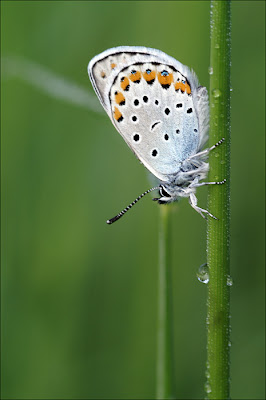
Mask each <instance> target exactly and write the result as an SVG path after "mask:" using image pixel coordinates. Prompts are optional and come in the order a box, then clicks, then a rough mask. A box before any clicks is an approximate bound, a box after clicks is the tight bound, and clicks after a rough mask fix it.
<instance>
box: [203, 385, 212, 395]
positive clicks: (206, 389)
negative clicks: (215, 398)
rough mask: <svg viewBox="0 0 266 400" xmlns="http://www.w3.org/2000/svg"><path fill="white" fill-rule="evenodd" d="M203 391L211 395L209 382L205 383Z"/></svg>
mask: <svg viewBox="0 0 266 400" xmlns="http://www.w3.org/2000/svg"><path fill="white" fill-rule="evenodd" d="M204 389H205V392H206V393H211V391H212V389H211V385H210V384H209V382H206V383H205V385H204Z"/></svg>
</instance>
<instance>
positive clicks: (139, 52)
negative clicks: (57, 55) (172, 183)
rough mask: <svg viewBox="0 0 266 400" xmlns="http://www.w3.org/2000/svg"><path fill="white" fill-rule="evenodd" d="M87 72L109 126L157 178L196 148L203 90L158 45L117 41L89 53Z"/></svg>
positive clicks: (204, 121)
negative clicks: (134, 45)
mask: <svg viewBox="0 0 266 400" xmlns="http://www.w3.org/2000/svg"><path fill="white" fill-rule="evenodd" d="M88 72H89V76H90V79H91V82H92V84H93V87H94V90H95V92H96V93H97V95H98V97H99V100H100V102H101V104H102V105H103V107H104V109H105V110H106V112H107V114H108V115H109V117H110V119H111V120H112V122H113V124H114V126H115V127H116V129H117V130H118V131H119V133H120V134H121V136H122V137H123V138H124V140H125V141H126V143H127V144H128V146H129V147H130V148H131V149H132V151H133V152H134V153H135V154H136V156H137V157H138V158H139V160H140V161H141V162H142V163H143V164H144V165H145V166H146V167H147V168H148V169H149V170H150V171H151V172H152V173H153V174H154V175H155V176H156V177H157V178H159V179H160V180H162V181H168V180H169V179H170V176H171V175H172V174H175V173H176V172H177V171H178V169H179V167H180V162H182V161H183V160H185V159H186V158H188V157H189V156H191V155H192V154H195V153H196V152H197V151H198V150H199V149H200V148H201V147H202V144H203V143H204V141H205V138H206V136H207V130H208V128H207V127H208V115H207V114H208V113H207V112H206V110H205V111H203V112H200V111H199V107H200V105H202V104H206V93H207V91H206V89H205V88H204V89H205V91H204V90H203V88H199V87H198V81H197V78H196V76H195V74H194V73H193V72H192V71H190V70H189V68H188V67H186V66H184V65H182V64H181V63H180V62H178V61H177V60H175V59H174V58H172V57H170V56H168V55H167V54H165V53H163V52H161V51H159V50H155V49H150V48H146V47H129V46H122V47H117V48H113V49H109V50H107V51H105V52H103V53H101V54H99V55H98V56H96V57H94V58H93V59H92V60H91V61H90V63H89V65H88ZM203 99H205V100H204V101H203ZM207 104H208V95H207ZM205 108H206V107H205ZM207 110H208V107H207ZM206 115H207V117H206Z"/></svg>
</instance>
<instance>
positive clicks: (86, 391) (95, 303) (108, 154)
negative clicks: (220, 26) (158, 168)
mask: <svg viewBox="0 0 266 400" xmlns="http://www.w3.org/2000/svg"><path fill="white" fill-rule="evenodd" d="M209 12H210V4H209V2H208V1H195V2H193V1H184V2H183V1H176V2H168V1H164V2H162V1H154V2H153V1H147V2H146V1H137V2H134V1H130V2H126V1H117V2H112V1H106V2H105V1H99V2H93V1H90V2H82V1H80V2H79V1H75V2H74V1H66V2H64V1H49V2H46V1H43V2H42V1H38V2H32V1H28V2H24V1H20V2H17V1H4V2H1V46H2V47H1V53H2V57H3V58H2V77H1V78H2V79H1V100H2V102H1V103H2V104H1V116H2V118H1V132H2V398H4V399H43V398H46V399H48V398H53V399H62V398H65V399H68V398H69V399H71V398H79V399H105V398H115V399H132V398H136V399H145V398H154V396H155V361H156V313H157V251H158V249H157V236H158V233H157V226H158V207H159V206H157V205H156V204H155V203H153V202H152V201H151V197H148V196H147V197H146V198H145V199H143V200H142V202H141V203H139V204H138V205H137V206H136V207H135V208H134V209H132V210H131V211H130V212H129V213H128V214H127V216H125V217H124V218H123V219H122V220H121V221H119V222H117V223H116V224H114V225H112V226H108V225H106V223H105V221H106V219H108V218H110V217H112V216H113V215H115V213H117V212H119V211H120V210H121V209H122V208H123V207H124V206H126V205H127V204H128V203H130V202H131V201H133V200H134V199H135V197H137V196H138V195H139V194H140V193H142V192H143V191H144V190H146V189H147V188H149V187H150V182H149V178H148V175H147V172H146V170H145V168H143V166H141V165H140V163H139V162H138V161H137V160H136V158H135V156H134V155H133V154H132V153H131V151H130V150H129V149H128V147H127V146H126V145H125V143H124V142H123V140H122V138H120V137H119V134H118V133H117V132H116V131H115V129H114V127H113V126H112V124H111V122H110V121H109V119H108V117H107V115H105V114H104V113H101V109H100V107H99V110H100V112H94V111H91V110H90V109H89V107H88V108H86V106H85V107H82V106H77V105H75V104H71V103H70V102H68V101H62V100H60V99H58V98H55V97H51V96H49V95H47V94H46V93H45V92H43V91H41V90H39V88H38V87H33V86H32V85H29V84H28V83H27V82H25V80H24V79H23V77H25V79H26V75H25V74H24V72H23V70H20V65H19V63H18V64H17V65H16V67H17V69H18V72H17V74H19V73H20V78H18V77H17V78H14V77H12V74H11V75H10V73H11V72H12V71H10V68H11V67H10V65H9V66H7V64H6V60H7V57H13V56H15V57H21V58H23V59H24V60H27V61H28V62H33V63H36V64H39V65H40V66H42V67H43V68H45V69H47V70H49V71H51V72H52V73H55V74H57V75H58V76H59V77H61V78H65V79H66V80H68V81H72V82H74V83H75V84H77V85H79V87H81V88H83V91H84V92H87V93H88V94H91V96H92V97H93V100H95V104H96V107H97V105H98V103H97V102H98V100H97V99H96V95H95V94H94V92H93V89H92V87H91V84H90V82H89V79H88V76H87V64H88V62H89V60H90V59H91V58H92V57H93V56H94V55H96V54H98V53H100V52H102V51H103V50H105V49H107V48H110V47H113V46H118V45H143V46H148V47H154V48H158V49H161V50H163V51H165V52H166V53H168V54H170V55H171V56H173V57H175V58H177V59H178V60H179V61H181V62H182V63H184V64H186V65H188V66H190V67H192V68H193V69H194V70H195V71H196V73H197V75H198V77H199V80H200V83H201V84H202V85H206V86H207V87H208V86H209V75H208V67H209V40H210V38H209V37H210V28H209ZM264 34H265V2H263V1H233V2H232V89H233V91H232V107H231V110H232V169H231V170H232V182H231V188H232V190H231V205H232V236H231V238H232V278H233V281H234V284H233V286H232V288H231V300H232V305H231V316H232V318H231V320H232V321H231V322H232V347H231V349H232V353H231V378H232V393H231V395H232V399H264V398H265V393H264V380H265V379H264V378H265V369H264V356H265V347H264V328H265V309H264V288H265V283H264V240H265V236H264V204H265V199H264V184H265V176H264V131H265V126H264V120H265V76H264V74H265V39H264ZM19 71H20V72H19ZM29 74H31V72H29ZM21 78H22V79H21ZM42 81H43V82H42ZM41 82H42V83H43V84H44V86H45V84H46V80H45V79H44V77H42V76H40V84H41ZM198 195H199V204H200V205H201V206H203V207H204V206H206V198H207V190H206V189H205V188H202V189H199V190H198ZM172 225H173V235H172V241H173V254H172V258H173V287H174V325H175V331H174V338H175V342H174V346H175V349H174V350H175V363H176V369H175V382H176V388H177V397H178V398H180V399H181V398H182V399H200V398H204V396H205V394H204V382H205V362H206V329H205V320H206V285H204V284H202V283H200V282H199V281H198V280H197V271H198V267H199V266H200V265H201V264H203V263H204V262H206V222H205V221H204V220H203V219H202V218H201V217H200V216H199V215H198V214H197V213H196V212H195V211H193V210H192V209H191V207H190V206H189V204H188V201H187V200H183V201H182V202H180V203H179V204H178V205H177V206H176V210H175V213H174V214H173V224H172Z"/></svg>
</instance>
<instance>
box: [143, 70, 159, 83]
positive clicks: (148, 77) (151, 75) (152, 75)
mask: <svg viewBox="0 0 266 400" xmlns="http://www.w3.org/2000/svg"><path fill="white" fill-rule="evenodd" d="M155 77H156V72H155V71H151V72H150V73H149V74H148V73H147V72H146V71H145V72H143V78H144V79H145V81H147V82H150V81H153V80H154V79H155Z"/></svg>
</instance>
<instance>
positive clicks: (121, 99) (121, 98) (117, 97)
mask: <svg viewBox="0 0 266 400" xmlns="http://www.w3.org/2000/svg"><path fill="white" fill-rule="evenodd" d="M115 101H116V103H117V104H120V105H122V104H125V97H124V96H123V94H122V93H121V92H117V93H116V94H115ZM121 103H122V104H121Z"/></svg>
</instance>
